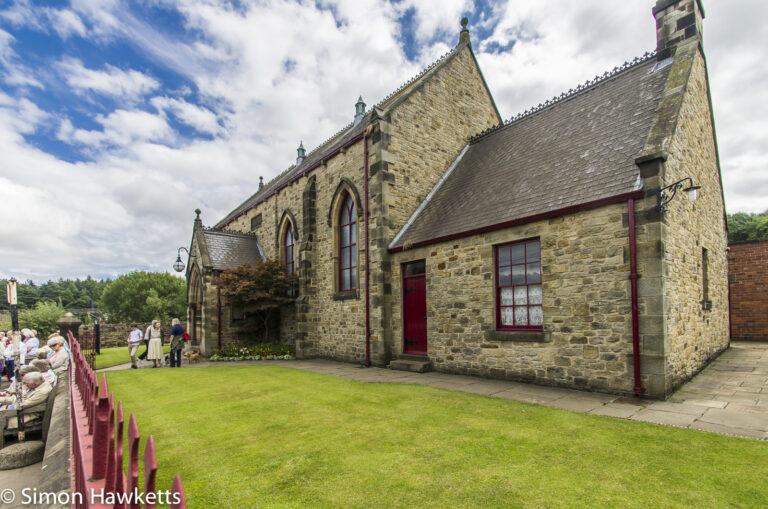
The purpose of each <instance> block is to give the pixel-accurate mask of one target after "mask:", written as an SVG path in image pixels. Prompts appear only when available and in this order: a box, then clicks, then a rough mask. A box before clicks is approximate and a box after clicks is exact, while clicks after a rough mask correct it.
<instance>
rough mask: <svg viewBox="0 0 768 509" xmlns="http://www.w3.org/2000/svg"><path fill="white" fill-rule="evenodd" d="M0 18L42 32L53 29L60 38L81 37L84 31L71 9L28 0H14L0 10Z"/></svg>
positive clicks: (81, 23) (82, 25)
mask: <svg viewBox="0 0 768 509" xmlns="http://www.w3.org/2000/svg"><path fill="white" fill-rule="evenodd" d="M0 19H5V20H6V21H8V22H9V23H11V24H13V25H15V26H19V27H22V26H23V27H29V28H32V29H35V30H39V31H42V32H50V31H54V32H56V33H57V34H58V35H59V37H61V38H62V39H66V38H67V37H69V36H70V35H72V34H76V35H79V36H81V37H82V36H84V35H85V33H86V29H85V25H84V24H83V22H82V20H81V19H80V17H79V16H78V15H77V14H76V13H74V12H73V11H71V10H69V9H55V8H53V7H45V6H41V5H33V4H32V3H31V2H30V1H29V0H15V1H14V2H13V3H12V4H11V5H9V6H8V7H7V8H6V9H3V10H1V11H0Z"/></svg>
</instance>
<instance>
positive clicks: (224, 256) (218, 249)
mask: <svg viewBox="0 0 768 509" xmlns="http://www.w3.org/2000/svg"><path fill="white" fill-rule="evenodd" d="M203 239H204V240H205V243H206V245H207V246H208V254H209V255H210V257H211V264H212V265H213V270H227V269H234V268H236V267H239V266H241V265H243V264H246V263H250V264H255V263H258V262H260V261H263V260H264V253H263V252H262V250H261V245H260V244H259V240H258V238H257V237H256V236H255V235H251V234H247V233H235V232H228V231H220V230H203Z"/></svg>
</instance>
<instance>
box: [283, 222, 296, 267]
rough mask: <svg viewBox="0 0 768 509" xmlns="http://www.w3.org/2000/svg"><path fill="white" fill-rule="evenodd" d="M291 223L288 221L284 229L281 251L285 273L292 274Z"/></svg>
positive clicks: (292, 239)
mask: <svg viewBox="0 0 768 509" xmlns="http://www.w3.org/2000/svg"><path fill="white" fill-rule="evenodd" d="M293 245H294V236H293V225H292V224H291V223H290V222H288V226H287V227H286V229H285V237H283V253H285V260H284V263H285V273H286V274H287V275H289V276H290V275H291V274H293V271H294V266H295V265H294V258H293Z"/></svg>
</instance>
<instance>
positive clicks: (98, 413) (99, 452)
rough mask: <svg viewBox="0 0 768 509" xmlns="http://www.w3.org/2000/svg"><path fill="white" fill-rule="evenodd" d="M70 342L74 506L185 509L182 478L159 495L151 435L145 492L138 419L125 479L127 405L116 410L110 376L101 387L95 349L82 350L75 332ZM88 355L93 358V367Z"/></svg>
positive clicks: (133, 423)
mask: <svg viewBox="0 0 768 509" xmlns="http://www.w3.org/2000/svg"><path fill="white" fill-rule="evenodd" d="M67 339H68V340H69V345H70V354H71V360H72V362H71V364H70V365H71V369H72V372H71V374H70V380H71V383H70V396H71V402H72V404H71V418H72V467H73V469H72V470H73V474H74V476H73V477H74V478H73V483H74V485H73V489H72V502H73V503H72V505H73V507H76V508H78V509H79V508H102V507H112V508H115V509H117V508H119V509H126V508H130V509H139V508H141V507H146V508H148V509H153V508H154V507H155V504H161V505H163V504H165V505H168V506H169V507H171V508H173V509H186V502H185V498H184V488H183V487H182V485H181V477H179V476H178V475H176V477H175V478H174V480H173V486H172V487H171V489H170V490H166V491H159V492H156V488H157V487H156V485H155V476H156V474H157V457H156V455H155V442H154V439H153V438H152V435H150V436H149V438H147V444H146V446H145V448H144V480H143V481H144V483H143V484H144V489H143V490H141V489H140V485H139V439H140V436H139V428H138V427H137V426H136V417H135V416H134V415H133V414H131V417H130V419H129V421H128V469H129V472H128V475H127V476H126V475H125V471H124V470H123V437H124V433H125V419H124V415H123V402H122V401H118V403H117V406H115V399H114V394H113V393H110V392H109V390H108V388H107V377H106V375H102V378H101V387H99V384H98V383H97V378H96V374H95V373H94V371H93V368H92V363H93V356H92V354H91V352H90V350H83V349H81V346H80V343H79V342H78V341H77V340H76V339H75V338H74V337H73V336H72V333H71V332H70V333H68V334H67ZM86 344H87V343H86ZM86 348H87V347H86ZM89 354H90V355H89ZM86 356H87V357H90V361H91V362H90V363H89V362H88V358H87V357H86ZM150 494H154V496H153V495H150Z"/></svg>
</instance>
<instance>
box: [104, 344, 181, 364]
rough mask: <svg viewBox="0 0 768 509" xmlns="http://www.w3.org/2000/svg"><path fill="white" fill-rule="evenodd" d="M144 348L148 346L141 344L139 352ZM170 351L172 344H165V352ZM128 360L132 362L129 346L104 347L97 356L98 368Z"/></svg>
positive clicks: (123, 362)
mask: <svg viewBox="0 0 768 509" xmlns="http://www.w3.org/2000/svg"><path fill="white" fill-rule="evenodd" d="M144 348H146V347H145V346H144V345H141V346H140V347H139V353H142V352H143V351H144ZM170 351H171V347H170V346H168V345H163V352H165V353H168V352H170ZM126 362H131V356H130V355H129V352H128V347H127V346H114V347H110V348H102V349H101V353H100V354H99V355H97V356H96V358H95V364H96V369H101V368H108V367H110V366H117V365H118V364H125V363H126Z"/></svg>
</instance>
